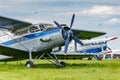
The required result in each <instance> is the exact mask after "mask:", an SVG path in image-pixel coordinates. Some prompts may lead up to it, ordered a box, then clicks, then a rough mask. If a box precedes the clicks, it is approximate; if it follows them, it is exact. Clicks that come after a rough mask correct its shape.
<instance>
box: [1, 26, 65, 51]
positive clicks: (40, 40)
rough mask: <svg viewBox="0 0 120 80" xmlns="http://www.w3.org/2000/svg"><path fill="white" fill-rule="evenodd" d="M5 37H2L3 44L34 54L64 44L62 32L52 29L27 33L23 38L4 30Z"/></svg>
mask: <svg viewBox="0 0 120 80" xmlns="http://www.w3.org/2000/svg"><path fill="white" fill-rule="evenodd" d="M2 33H4V34H5V35H4V36H0V40H1V44H3V45H5V46H9V47H12V48H15V49H18V50H22V51H29V50H33V52H39V51H45V50H47V49H52V48H55V47H59V46H62V45H63V44H64V38H63V36H62V30H60V29H57V28H56V29H52V30H46V31H37V32H34V33H26V34H24V35H21V36H14V34H12V33H10V32H9V31H7V30H4V31H3V30H2Z"/></svg>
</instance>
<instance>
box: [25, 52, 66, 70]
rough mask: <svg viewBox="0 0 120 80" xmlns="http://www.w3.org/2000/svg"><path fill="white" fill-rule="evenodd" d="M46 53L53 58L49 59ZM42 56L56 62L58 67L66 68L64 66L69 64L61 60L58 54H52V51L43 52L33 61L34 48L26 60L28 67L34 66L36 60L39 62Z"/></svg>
mask: <svg viewBox="0 0 120 80" xmlns="http://www.w3.org/2000/svg"><path fill="white" fill-rule="evenodd" d="M45 54H46V56H48V57H49V58H51V60H50V59H48V57H46V56H44V55H45ZM41 58H44V59H46V60H48V61H49V62H51V63H54V64H55V65H57V66H58V67H62V68H64V67H66V65H67V64H66V63H65V62H63V61H61V62H59V60H58V58H57V56H56V55H55V54H51V53H43V54H41V55H40V56H39V57H38V56H37V57H36V58H35V61H34V62H33V61H32V50H30V51H29V61H27V62H26V67H28V68H31V67H34V64H36V62H37V61H38V60H39V59H41Z"/></svg>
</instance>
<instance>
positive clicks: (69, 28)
mask: <svg viewBox="0 0 120 80" xmlns="http://www.w3.org/2000/svg"><path fill="white" fill-rule="evenodd" d="M74 18H75V14H73V16H72V19H71V24H70V27H67V29H65V28H63V27H61V25H60V24H59V23H58V22H56V21H54V23H55V24H56V25H57V27H58V28H60V29H62V30H63V31H64V32H66V34H67V38H66V40H65V48H64V53H65V55H66V53H67V50H68V46H69V43H70V41H71V40H72V39H73V40H74V41H75V42H77V43H78V44H80V45H82V46H83V43H82V41H80V40H79V39H78V38H77V37H75V36H74V35H73V32H72V30H71V28H72V26H73V23H74Z"/></svg>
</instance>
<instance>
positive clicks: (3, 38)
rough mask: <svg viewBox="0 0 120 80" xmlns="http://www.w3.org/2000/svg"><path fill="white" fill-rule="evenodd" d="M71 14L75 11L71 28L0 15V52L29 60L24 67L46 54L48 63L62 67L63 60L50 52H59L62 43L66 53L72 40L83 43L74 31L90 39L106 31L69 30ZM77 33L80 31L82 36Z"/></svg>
mask: <svg viewBox="0 0 120 80" xmlns="http://www.w3.org/2000/svg"><path fill="white" fill-rule="evenodd" d="M74 17H75V14H73V16H72V19H71V24H70V27H67V26H66V27H61V25H60V24H59V23H58V22H56V21H54V23H55V24H56V25H57V27H54V26H53V25H52V24H42V23H40V24H31V23H28V22H23V21H19V20H15V19H11V18H6V17H2V16H0V53H1V55H6V56H10V57H12V58H13V59H14V60H20V59H28V58H29V61H27V62H26V66H27V67H33V66H34V64H35V63H36V62H37V60H38V59H41V58H45V59H47V58H48V57H49V58H52V59H51V60H50V62H53V63H55V64H56V65H57V66H59V67H64V66H65V62H59V61H58V59H57V57H56V55H54V54H50V53H51V52H54V51H59V50H60V48H61V46H63V45H65V49H64V53H65V54H66V53H67V49H68V45H69V43H70V41H71V40H74V41H75V42H77V43H78V44H80V45H81V46H83V45H84V43H83V42H82V41H80V40H79V39H78V38H77V37H75V36H74V35H75V34H77V35H78V37H79V38H81V39H88V38H89V39H90V38H93V37H97V36H100V35H104V34H106V33H104V32H91V31H80V30H71V28H72V25H73V22H74ZM73 32H74V34H73ZM79 32H81V34H80V35H81V36H80V35H79ZM88 34H91V35H88ZM56 48H57V49H56ZM46 56H48V57H46ZM33 58H35V62H33V60H32V59H33ZM47 60H49V59H47Z"/></svg>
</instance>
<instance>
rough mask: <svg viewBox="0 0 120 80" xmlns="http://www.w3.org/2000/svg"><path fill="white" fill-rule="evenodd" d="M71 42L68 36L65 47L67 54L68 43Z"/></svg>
mask: <svg viewBox="0 0 120 80" xmlns="http://www.w3.org/2000/svg"><path fill="white" fill-rule="evenodd" d="M69 43H70V39H69V38H67V39H66V41H65V49H64V53H65V54H66V52H67V50H68V45H69Z"/></svg>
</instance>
